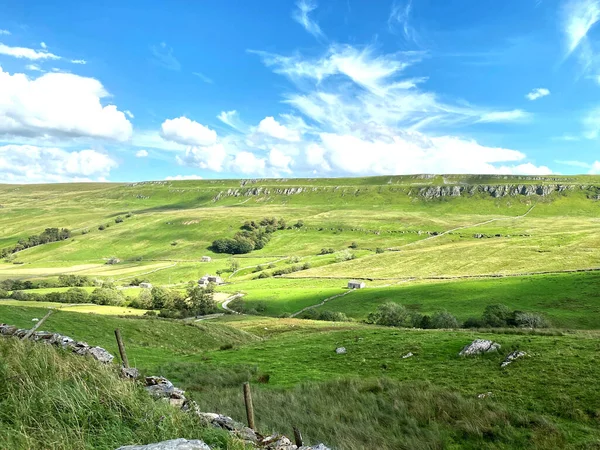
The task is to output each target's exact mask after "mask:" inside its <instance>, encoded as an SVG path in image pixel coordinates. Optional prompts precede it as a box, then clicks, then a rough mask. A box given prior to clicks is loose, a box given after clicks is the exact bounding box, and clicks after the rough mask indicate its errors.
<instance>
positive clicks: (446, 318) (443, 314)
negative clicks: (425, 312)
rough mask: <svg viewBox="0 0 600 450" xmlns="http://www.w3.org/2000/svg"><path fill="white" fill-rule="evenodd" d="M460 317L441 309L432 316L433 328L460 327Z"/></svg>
mask: <svg viewBox="0 0 600 450" xmlns="http://www.w3.org/2000/svg"><path fill="white" fill-rule="evenodd" d="M459 327H460V324H459V323H458V319H457V318H456V317H454V316H453V315H452V314H450V313H449V312H448V311H440V312H437V313H435V314H434V315H433V316H432V317H431V328H459Z"/></svg>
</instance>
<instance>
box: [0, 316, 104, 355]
mask: <svg viewBox="0 0 600 450" xmlns="http://www.w3.org/2000/svg"><path fill="white" fill-rule="evenodd" d="M28 331H29V330H27V329H25V328H17V327H14V326H12V325H6V324H0V335H1V336H6V337H10V336H12V337H16V338H19V339H22V338H24V337H25V335H26V334H27V333H28ZM29 339H30V340H32V341H36V342H43V343H46V344H50V345H54V346H55V347H62V348H66V349H70V350H71V351H72V352H73V353H75V354H77V355H80V356H91V357H92V358H94V359H95V360H97V361H100V362H101V363H103V364H109V363H111V362H112V360H113V359H114V356H113V355H112V354H110V353H109V352H108V351H106V350H105V349H103V348H102V347H91V346H90V345H88V344H87V343H86V342H77V341H75V340H74V339H71V338H70V337H69V336H63V335H62V334H58V333H50V332H48V331H36V332H34V333H33V334H32V335H31V337H30V338H29Z"/></svg>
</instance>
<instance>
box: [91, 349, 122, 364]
mask: <svg viewBox="0 0 600 450" xmlns="http://www.w3.org/2000/svg"><path fill="white" fill-rule="evenodd" d="M88 354H89V355H91V356H92V358H94V359H95V360H96V361H100V362H101V363H103V364H110V363H111V362H112V360H113V359H114V358H115V357H114V356H113V355H111V354H110V353H108V352H107V351H106V350H105V349H103V348H102V347H92V348H90V349H89V350H88Z"/></svg>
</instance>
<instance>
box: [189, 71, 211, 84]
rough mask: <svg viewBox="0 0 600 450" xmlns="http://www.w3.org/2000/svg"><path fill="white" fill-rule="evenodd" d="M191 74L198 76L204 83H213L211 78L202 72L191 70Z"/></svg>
mask: <svg viewBox="0 0 600 450" xmlns="http://www.w3.org/2000/svg"><path fill="white" fill-rule="evenodd" d="M192 74H193V75H196V76H197V77H198V78H200V79H201V80H202V81H204V82H205V83H208V84H213V80H212V79H211V78H209V77H207V76H206V75H204V74H203V73H202V72H192Z"/></svg>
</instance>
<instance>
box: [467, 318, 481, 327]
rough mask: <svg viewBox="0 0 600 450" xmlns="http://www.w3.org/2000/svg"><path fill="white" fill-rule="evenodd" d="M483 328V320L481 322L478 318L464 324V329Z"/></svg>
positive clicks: (469, 319) (470, 319)
mask: <svg viewBox="0 0 600 450" xmlns="http://www.w3.org/2000/svg"><path fill="white" fill-rule="evenodd" d="M482 327H483V320H481V319H479V318H477V317H469V318H468V319H467V320H465V322H464V323H463V328H482Z"/></svg>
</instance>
